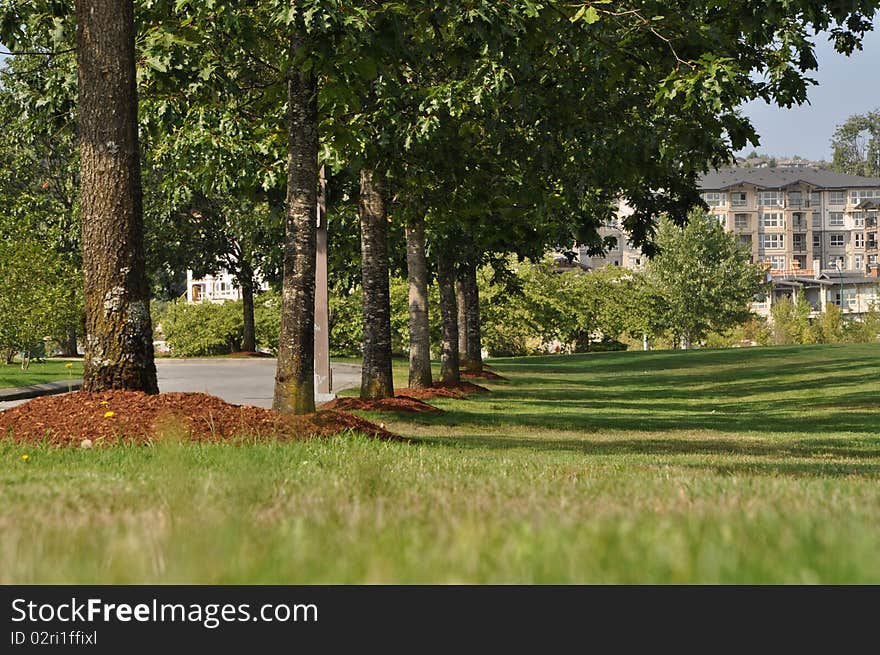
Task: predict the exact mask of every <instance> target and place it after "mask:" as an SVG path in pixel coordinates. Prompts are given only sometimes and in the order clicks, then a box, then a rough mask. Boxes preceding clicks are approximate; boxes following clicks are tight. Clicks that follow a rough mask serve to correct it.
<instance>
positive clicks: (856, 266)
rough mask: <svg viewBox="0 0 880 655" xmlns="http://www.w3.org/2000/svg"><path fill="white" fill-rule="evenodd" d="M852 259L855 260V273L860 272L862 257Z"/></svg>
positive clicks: (857, 256)
mask: <svg viewBox="0 0 880 655" xmlns="http://www.w3.org/2000/svg"><path fill="white" fill-rule="evenodd" d="M854 259H855V269H856V270H857V271H860V270H862V262H863V261H864V257H863V256H862V255H856V256H855V258H854Z"/></svg>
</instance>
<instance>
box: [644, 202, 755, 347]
mask: <svg viewBox="0 0 880 655" xmlns="http://www.w3.org/2000/svg"><path fill="white" fill-rule="evenodd" d="M657 243H658V246H659V247H660V255H658V256H657V257H656V258H654V259H653V260H651V262H650V263H649V264H648V269H647V274H648V278H649V279H650V280H651V282H652V283H653V284H654V286H655V288H657V289H659V290H660V293H661V294H662V297H663V300H664V306H663V307H662V314H663V316H664V323H665V324H666V326H667V327H668V330H669V331H670V333H671V335H672V337H673V341H678V340H679V339H682V340H684V342H685V343H686V344H690V343H696V342H698V341H700V340H701V339H703V338H704V337H705V336H706V334H708V333H709V332H710V331H715V332H723V331H725V330H727V329H729V328H731V327H733V326H735V325H737V324H739V323H743V322H745V321H747V320H749V319H750V318H751V313H750V311H749V303H750V302H751V301H752V300H753V299H754V296H755V294H757V293H758V292H759V291H760V289H761V282H760V280H761V270H760V267H759V266H757V265H755V264H752V263H751V261H750V256H749V253H748V252H746V251H745V250H744V249H742V248H740V247H739V246H738V245H737V243H736V237H735V235H733V234H729V233H727V232H725V231H724V228H722V227H721V225H720V224H719V223H718V221H717V220H715V219H714V218H712V217H711V216H710V215H709V214H707V213H705V212H703V211H694V212H691V214H690V216H689V219H688V222H687V224H686V225H685V226H684V227H679V226H677V225H675V224H674V223H673V222H672V221H671V220H669V219H664V220H663V221H662V222H661V223H660V230H659V232H658V238H657Z"/></svg>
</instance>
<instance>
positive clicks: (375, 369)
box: [358, 168, 394, 400]
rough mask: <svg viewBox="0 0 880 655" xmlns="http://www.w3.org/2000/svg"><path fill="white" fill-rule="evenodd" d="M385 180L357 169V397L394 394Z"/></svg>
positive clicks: (379, 175) (377, 175)
mask: <svg viewBox="0 0 880 655" xmlns="http://www.w3.org/2000/svg"><path fill="white" fill-rule="evenodd" d="M385 188H386V187H385V180H384V179H383V176H382V174H381V173H379V172H378V171H376V170H371V169H368V168H364V169H362V170H361V188H360V203H359V205H358V206H359V210H358V214H359V216H360V222H361V251H362V255H361V266H362V273H363V281H362V287H363V292H364V349H363V354H364V361H363V365H362V366H361V398H363V399H365V400H366V399H379V398H389V397H391V396H393V395H394V380H393V378H392V374H391V301H390V294H389V290H388V287H389V279H388V242H387V229H388V218H387V216H386V214H385V198H386V196H385V193H386V191H385Z"/></svg>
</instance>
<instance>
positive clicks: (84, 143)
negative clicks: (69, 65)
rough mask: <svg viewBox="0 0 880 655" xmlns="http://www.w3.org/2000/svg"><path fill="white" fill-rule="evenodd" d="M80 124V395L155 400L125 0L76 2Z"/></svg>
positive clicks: (130, 24) (129, 16)
mask: <svg viewBox="0 0 880 655" xmlns="http://www.w3.org/2000/svg"><path fill="white" fill-rule="evenodd" d="M76 19H77V30H76V37H77V38H76V41H77V68H78V76H79V98H78V127H79V139H80V171H81V173H80V179H81V205H82V227H83V241H82V248H83V279H84V288H85V293H84V304H85V316H86V347H85V363H84V373H83V377H84V381H83V386H84V388H85V389H86V390H88V391H102V390H104V389H130V390H137V391H145V392H147V393H158V392H159V387H158V384H157V381H156V367H155V364H154V363H153V329H152V324H151V320H150V290H149V284H148V282H147V277H146V271H145V261H144V259H145V258H144V235H143V207H142V201H143V198H142V191H141V174H140V157H139V148H138V125H137V93H136V90H135V63H134V17H133V5H132V3H131V2H130V1H128V0H77V3H76Z"/></svg>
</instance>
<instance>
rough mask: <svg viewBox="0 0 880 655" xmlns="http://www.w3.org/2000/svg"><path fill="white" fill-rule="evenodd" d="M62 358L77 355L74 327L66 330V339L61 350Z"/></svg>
mask: <svg viewBox="0 0 880 655" xmlns="http://www.w3.org/2000/svg"><path fill="white" fill-rule="evenodd" d="M61 351H62V354H63V355H64V357H76V356H77V355H79V351H78V349H77V340H76V326H75V325H71V326H70V327H68V328H67V338H66V339H65V340H64V343H63V344H62V348H61Z"/></svg>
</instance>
